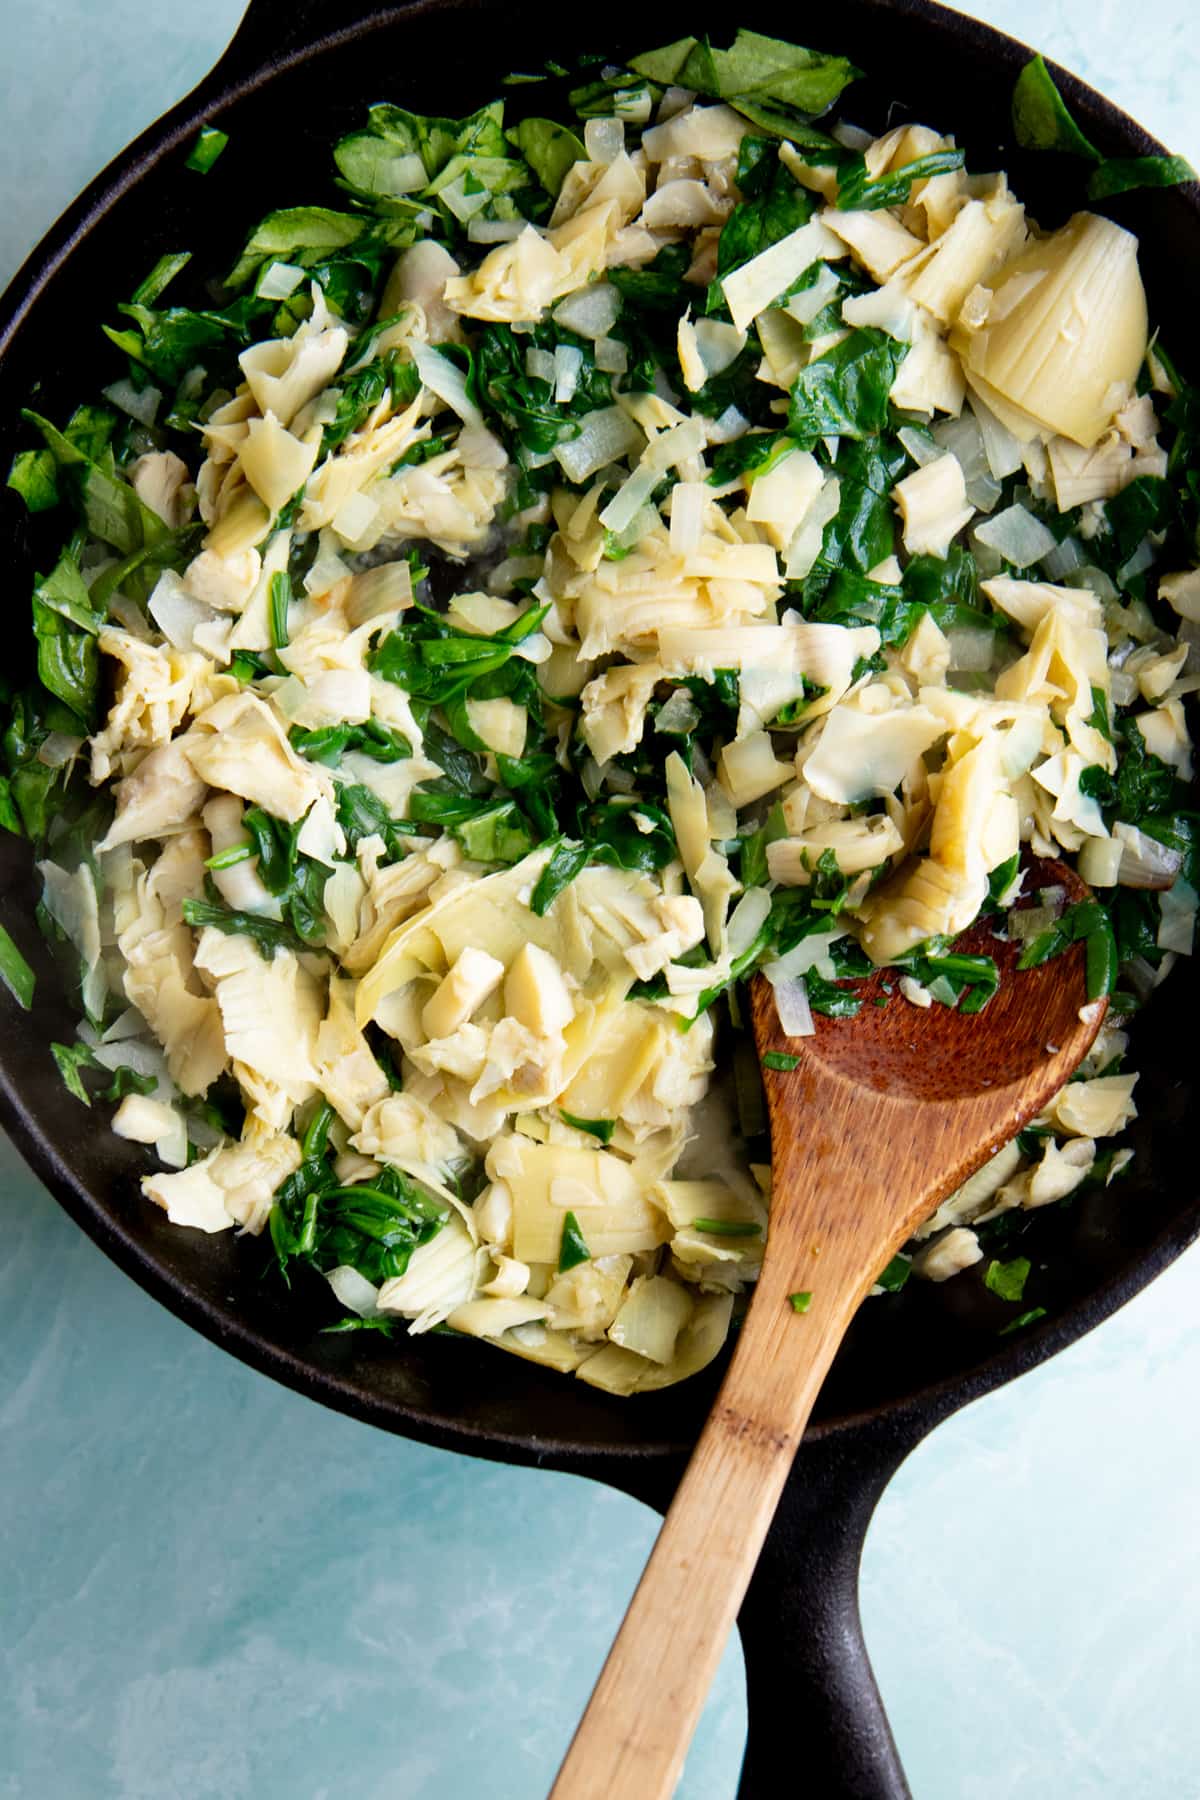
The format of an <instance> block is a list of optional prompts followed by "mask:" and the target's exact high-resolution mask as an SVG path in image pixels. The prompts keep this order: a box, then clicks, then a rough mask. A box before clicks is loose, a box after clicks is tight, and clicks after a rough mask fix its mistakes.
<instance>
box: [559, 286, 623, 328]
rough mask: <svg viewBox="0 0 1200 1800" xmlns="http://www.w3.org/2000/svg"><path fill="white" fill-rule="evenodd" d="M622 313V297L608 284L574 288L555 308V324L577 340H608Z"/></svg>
mask: <svg viewBox="0 0 1200 1800" xmlns="http://www.w3.org/2000/svg"><path fill="white" fill-rule="evenodd" d="M620 311H621V296H620V294H619V293H618V292H617V290H616V288H615V287H610V286H609V284H608V282H607V281H594V282H592V283H591V284H590V285H589V286H588V287H582V288H576V290H575V292H574V293H573V294H568V295H567V297H566V299H565V300H560V301H559V303H558V305H557V306H556V307H555V308H554V322H555V324H556V325H562V326H564V327H565V328H566V330H567V331H573V332H575V333H576V334H577V335H578V336H579V337H584V338H593V339H594V338H602V337H607V336H608V334H609V332H610V331H611V330H612V328H613V326H614V325H615V324H616V322H617V317H618V315H619V313H620Z"/></svg>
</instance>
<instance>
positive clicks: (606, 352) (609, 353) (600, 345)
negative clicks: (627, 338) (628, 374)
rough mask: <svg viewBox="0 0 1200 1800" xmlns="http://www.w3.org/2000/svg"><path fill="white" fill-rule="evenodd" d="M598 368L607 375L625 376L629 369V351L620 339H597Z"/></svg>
mask: <svg viewBox="0 0 1200 1800" xmlns="http://www.w3.org/2000/svg"><path fill="white" fill-rule="evenodd" d="M596 367H597V368H598V369H600V370H602V371H603V372H604V374H605V375H623V374H624V373H625V371H626V369H627V368H628V367H629V351H628V350H627V349H626V347H625V345H624V344H623V343H622V342H621V340H620V338H611V337H602V338H597V339H596Z"/></svg>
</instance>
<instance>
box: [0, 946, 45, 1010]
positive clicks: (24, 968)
mask: <svg viewBox="0 0 1200 1800" xmlns="http://www.w3.org/2000/svg"><path fill="white" fill-rule="evenodd" d="M35 979H36V978H35V976H34V973H33V970H32V969H31V968H30V966H29V964H28V963H27V962H26V961H25V958H24V957H23V956H22V955H21V952H20V951H19V950H18V949H17V946H16V944H15V943H14V942H13V940H12V938H11V937H10V936H9V934H8V932H7V931H6V930H5V929H4V927H3V925H0V981H2V982H3V983H4V985H5V987H6V988H7V989H8V991H9V993H10V994H11V995H12V997H13V999H14V1000H15V1001H16V1003H17V1005H18V1006H19V1007H20V1008H21V1009H22V1011H23V1012H28V1011H29V1009H30V1007H31V1006H32V1005H33V990H34V985H35Z"/></svg>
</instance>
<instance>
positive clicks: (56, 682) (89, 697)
mask: <svg viewBox="0 0 1200 1800" xmlns="http://www.w3.org/2000/svg"><path fill="white" fill-rule="evenodd" d="M32 604H33V632H34V637H35V638H36V639H37V672H38V680H39V681H40V682H41V684H42V686H43V687H44V688H45V689H46V690H47V692H48V693H51V694H53V695H54V696H55V697H56V698H57V699H59V700H61V701H62V703H63V705H64V706H67V707H69V708H70V710H71V712H72V713H73V714H74V715H75V717H76V719H77V720H78V721H79V724H80V725H81V726H82V727H83V728H84V730H85V731H86V732H87V733H89V734H90V733H91V732H93V731H96V730H97V729H98V728H99V724H100V711H101V707H100V653H99V651H98V649H97V647H96V638H95V634H94V631H93V630H80V629H79V627H77V626H75V625H72V624H71V622H70V620H69V619H66V618H64V617H63V616H62V614H61V613H59V612H55V611H52V609H51V608H50V607H49V606H47V605H46V603H45V602H44V601H43V600H40V599H39V598H38V596H37V593H36V592H35V593H34V597H33V603H32Z"/></svg>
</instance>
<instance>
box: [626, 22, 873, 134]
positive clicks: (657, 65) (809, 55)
mask: <svg viewBox="0 0 1200 1800" xmlns="http://www.w3.org/2000/svg"><path fill="white" fill-rule="evenodd" d="M629 66H630V68H631V69H633V71H634V72H635V74H638V75H644V76H646V77H647V78H648V79H649V80H651V81H654V82H657V83H658V84H659V85H660V86H662V87H669V86H671V85H675V86H678V87H686V88H693V89H695V91H696V92H697V93H701V94H707V95H710V96H711V97H713V98H715V99H719V100H725V101H727V102H728V104H729V105H730V106H732V107H734V109H735V110H736V111H738V112H741V113H743V114H745V116H746V117H748V118H749V117H753V114H752V112H751V111H750V108H751V107H754V106H755V105H756V103H774V104H775V105H777V106H779V107H792V108H795V109H796V111H797V112H798V113H800V114H807V115H809V116H810V117H815V116H816V115H818V114H820V113H823V112H825V111H827V110H828V108H829V107H831V106H832V105H833V103H834V101H835V100H836V99H837V98H838V95H839V94H840V93H841V92H842V90H843V89H844V88H845V87H847V86H848V85H849V83H850V82H852V81H854V80H856V79H857V78H858V75H859V73H860V71H859V70H858V69H856V68H855V67H854V65H853V63H851V62H849V61H847V59H846V58H845V57H844V56H828V55H826V54H825V53H824V52H823V51H820V50H806V49H803V48H801V46H799V45H797V44H788V43H785V42H784V41H783V40H782V39H781V38H769V37H763V36H762V35H761V34H760V33H759V32H757V31H747V30H745V29H742V30H739V32H738V34H737V36H736V38H735V39H734V41H733V43H732V45H731V46H730V47H729V49H728V50H716V49H714V48H713V46H712V45H711V43H710V42H709V40H708V39H707V38H704V39H700V40H697V39H696V38H680V39H679V40H678V42H677V43H674V44H668V45H666V46H664V48H663V49H661V50H649V51H647V52H646V53H645V54H644V55H642V56H635V57H634V59H633V61H632V62H631V63H630V65H629ZM759 110H762V107H761V105H760V106H759Z"/></svg>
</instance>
